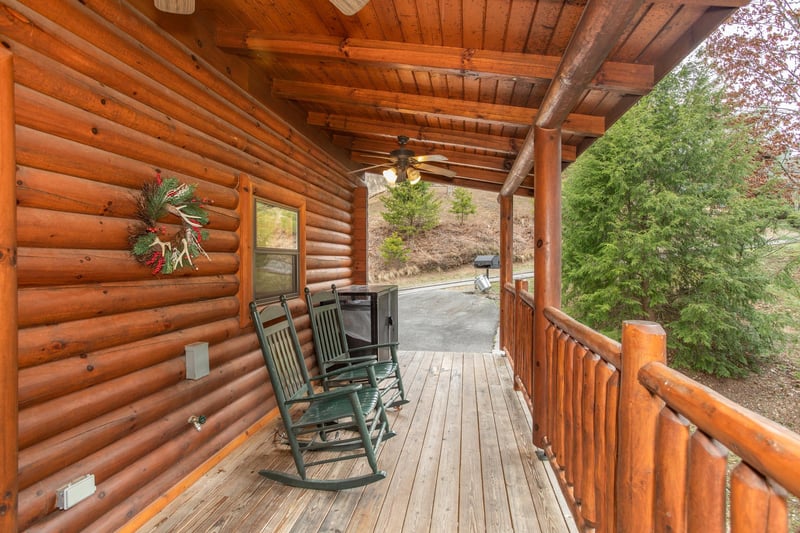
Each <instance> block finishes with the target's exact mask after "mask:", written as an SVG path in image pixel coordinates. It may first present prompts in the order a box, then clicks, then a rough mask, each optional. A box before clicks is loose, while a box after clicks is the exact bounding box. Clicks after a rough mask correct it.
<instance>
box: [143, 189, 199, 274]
mask: <svg viewBox="0 0 800 533" xmlns="http://www.w3.org/2000/svg"><path fill="white" fill-rule="evenodd" d="M194 190H195V186H194V185H187V184H185V183H181V182H180V181H178V179H177V178H164V179H162V178H161V175H160V174H156V179H155V181H152V182H147V183H145V184H144V185H143V186H142V192H141V195H140V196H139V199H138V215H139V219H140V220H141V224H140V225H139V227H138V228H137V231H136V233H134V234H133V235H132V236H131V253H132V254H133V256H134V257H135V258H136V260H137V261H139V262H140V263H142V264H144V265H147V266H148V267H150V270H151V272H152V273H153V275H156V274H171V273H172V272H174V271H176V270H178V269H180V268H184V267H192V268H195V269H196V268H197V267H196V266H195V265H194V263H193V262H192V259H194V258H196V257H197V256H199V255H200V254H202V255H204V256H205V257H206V258H208V254H206V252H205V250H203V247H202V246H201V245H200V242H201V241H204V240H208V232H207V231H206V230H204V229H202V228H203V225H204V224H208V213H207V212H206V210H205V209H203V202H202V201H201V200H199V199H197V198H196V197H195V196H194ZM167 213H171V214H173V215H175V216H177V217H178V218H179V219H180V221H181V229H180V231H178V232H177V233H176V234H175V235H174V236H173V237H172V239H170V240H167V241H164V240H162V239H161V238H162V237H164V236H166V234H167V228H166V227H165V226H163V225H158V220H159V219H161V218H163V217H164V216H166V215H167Z"/></svg>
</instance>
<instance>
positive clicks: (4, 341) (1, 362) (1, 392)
mask: <svg viewBox="0 0 800 533" xmlns="http://www.w3.org/2000/svg"><path fill="white" fill-rule="evenodd" d="M14 154H15V144H14V64H13V56H12V54H11V53H10V52H8V51H7V50H5V49H3V48H0V307H2V309H3V320H0V531H16V530H17V496H18V490H19V487H18V484H17V454H18V451H17V419H18V416H19V414H18V409H17V372H18V371H17V225H16V221H17V209H16V205H17V201H16V181H15V179H14V176H15V170H16V162H15V157H14Z"/></svg>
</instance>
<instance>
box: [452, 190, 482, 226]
mask: <svg viewBox="0 0 800 533" xmlns="http://www.w3.org/2000/svg"><path fill="white" fill-rule="evenodd" d="M450 212H451V213H453V214H455V215H458V221H459V223H460V224H463V223H464V219H465V218H467V215H474V214H475V213H477V212H478V208H477V207H476V206H475V203H474V202H473V201H472V193H470V192H469V191H468V190H466V189H464V188H461V187H456V189H455V191H454V192H453V203H452V205H451V206H450Z"/></svg>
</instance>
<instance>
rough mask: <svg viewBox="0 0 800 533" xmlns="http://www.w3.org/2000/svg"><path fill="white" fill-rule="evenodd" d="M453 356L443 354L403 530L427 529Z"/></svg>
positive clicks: (434, 492) (437, 473)
mask: <svg viewBox="0 0 800 533" xmlns="http://www.w3.org/2000/svg"><path fill="white" fill-rule="evenodd" d="M452 365H453V359H452V358H451V357H443V359H442V365H441V367H440V371H439V376H438V378H439V379H438V380H437V383H436V388H435V390H434V399H433V405H432V408H431V410H430V412H429V413H428V421H427V427H426V428H425V436H424V440H423V442H422V451H421V453H420V456H419V462H418V463H417V471H416V474H415V476H414V483H413V486H412V488H411V495H410V496H409V500H408V505H407V506H406V514H405V520H404V521H403V531H408V532H411V533H413V532H415V531H429V530H430V525H431V515H432V514H433V500H434V497H435V495H436V482H437V479H438V477H439V458H440V456H441V450H442V435H443V433H444V424H445V420H446V418H445V417H446V414H447V399H448V397H449V395H450V381H451V380H450V375H451V372H452Z"/></svg>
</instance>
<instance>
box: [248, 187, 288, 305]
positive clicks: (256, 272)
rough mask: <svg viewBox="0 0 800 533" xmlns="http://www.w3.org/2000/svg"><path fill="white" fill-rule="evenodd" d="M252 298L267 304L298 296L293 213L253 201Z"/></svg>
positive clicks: (286, 209)
mask: <svg viewBox="0 0 800 533" xmlns="http://www.w3.org/2000/svg"><path fill="white" fill-rule="evenodd" d="M253 212H254V215H255V221H254V223H253V225H254V228H255V231H254V235H253V237H254V239H255V242H254V244H253V292H254V294H253V296H254V299H255V300H256V301H263V300H271V299H274V298H277V297H278V296H280V295H281V294H285V295H287V296H296V295H298V294H299V293H300V289H299V286H300V280H299V268H298V264H299V260H300V239H299V231H298V223H299V214H298V210H297V209H292V208H290V207H286V206H282V205H277V204H271V203H268V202H265V201H263V200H261V199H259V198H256V200H255V209H254V211H253Z"/></svg>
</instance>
